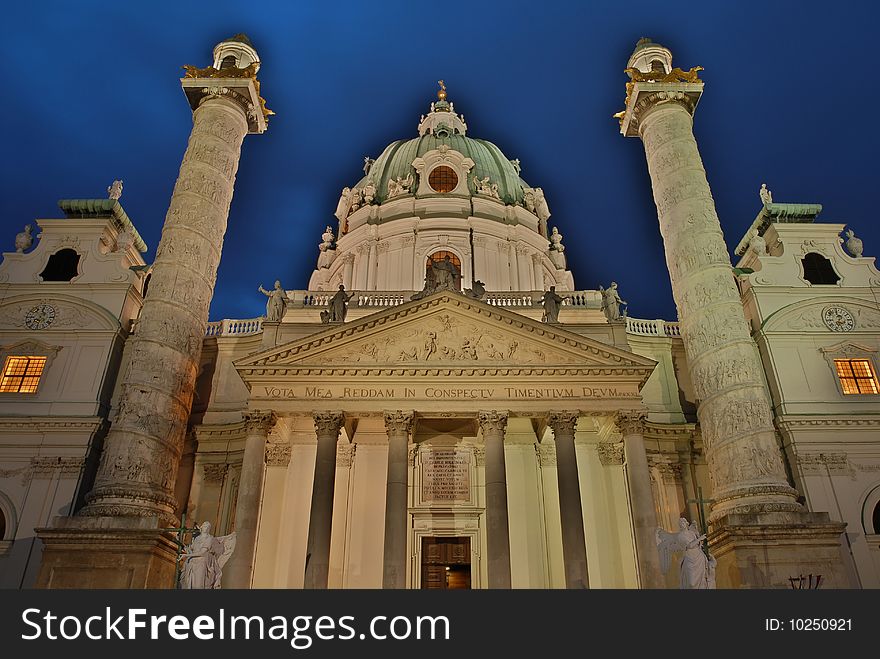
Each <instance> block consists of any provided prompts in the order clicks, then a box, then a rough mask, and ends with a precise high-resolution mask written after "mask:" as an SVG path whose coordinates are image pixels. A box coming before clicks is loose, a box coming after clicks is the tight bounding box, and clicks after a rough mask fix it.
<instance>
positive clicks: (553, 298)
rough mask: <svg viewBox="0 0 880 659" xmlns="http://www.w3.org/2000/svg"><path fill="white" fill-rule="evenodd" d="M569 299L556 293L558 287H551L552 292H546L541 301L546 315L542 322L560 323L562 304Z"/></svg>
mask: <svg viewBox="0 0 880 659" xmlns="http://www.w3.org/2000/svg"><path fill="white" fill-rule="evenodd" d="M567 299H568V296H565V297H562V296H561V295H559V294H558V293H557V292H556V287H555V286H551V287H550V290H549V291H547V292H545V293H544V296H543V297H542V298H541V299H540V300H539V302H540V303H541V304H542V305H543V307H544V315H543V316H542V317H541V322H544V323H558V322H559V308H560V307H561V306H562V302H563V301H564V300H567Z"/></svg>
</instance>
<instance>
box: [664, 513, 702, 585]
mask: <svg viewBox="0 0 880 659" xmlns="http://www.w3.org/2000/svg"><path fill="white" fill-rule="evenodd" d="M656 538H657V550H658V551H659V552H660V569H661V571H662V572H663V574H666V573H667V572H668V571H669V559H670V557H671V555H672V554H673V553H675V552H677V551H683V552H684V553H683V554H682V556H681V562H680V563H679V570H680V572H679V587H680V588H684V589H692V590H693V589H700V590H706V589H714V588H715V563H716V561H715V557H714V556H712V554H708V555H707V554H706V553H704V552H703V548H702V546H701V543H702V542H703V540H705V539H706V534H705V533H704V534H702V535H700V534H699V531H698V529H697V523H696V522H693V523H692V524H688V521H687V520H686V519H685V518H684V517H681V518H679V520H678V532H677V533H669V532H667V531H665V530H663V529H661V528H660V527H657V532H656Z"/></svg>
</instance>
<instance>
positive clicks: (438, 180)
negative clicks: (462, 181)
mask: <svg viewBox="0 0 880 659" xmlns="http://www.w3.org/2000/svg"><path fill="white" fill-rule="evenodd" d="M428 185H430V186H431V189H432V190H434V192H444V193H445V192H452V191H453V190H455V186H457V185H458V174H456V173H455V170H454V169H452V167H447V166H446V165H440V166H439V167H435V168H434V169H432V170H431V173H430V174H429V175H428Z"/></svg>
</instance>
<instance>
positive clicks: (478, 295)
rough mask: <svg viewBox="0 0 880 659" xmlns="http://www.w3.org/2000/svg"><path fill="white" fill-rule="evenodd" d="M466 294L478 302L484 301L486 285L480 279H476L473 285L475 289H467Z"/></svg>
mask: <svg viewBox="0 0 880 659" xmlns="http://www.w3.org/2000/svg"><path fill="white" fill-rule="evenodd" d="M464 292H465V294H466V295H467V296H468V297H472V298H474V299H476V300H482V299H483V298H484V297H485V296H486V285H485V284H484V283H483V282H481V281H480V280H479V279H475V280H474V283H473V288H466V289H465V290H464Z"/></svg>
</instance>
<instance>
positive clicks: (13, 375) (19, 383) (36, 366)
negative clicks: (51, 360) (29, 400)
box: [0, 357, 46, 394]
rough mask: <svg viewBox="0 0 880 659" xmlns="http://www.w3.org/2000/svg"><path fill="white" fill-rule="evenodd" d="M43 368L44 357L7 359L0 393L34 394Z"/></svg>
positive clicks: (0, 383) (44, 364) (44, 365)
mask: <svg viewBox="0 0 880 659" xmlns="http://www.w3.org/2000/svg"><path fill="white" fill-rule="evenodd" d="M45 367H46V357H7V358H6V364H5V365H4V366H3V379H2V380H0V393H15V394H32V393H35V392H36V391H37V386H38V385H39V384H40V377H41V376H42V375H43V369H44V368H45Z"/></svg>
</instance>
